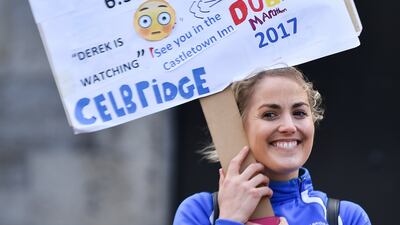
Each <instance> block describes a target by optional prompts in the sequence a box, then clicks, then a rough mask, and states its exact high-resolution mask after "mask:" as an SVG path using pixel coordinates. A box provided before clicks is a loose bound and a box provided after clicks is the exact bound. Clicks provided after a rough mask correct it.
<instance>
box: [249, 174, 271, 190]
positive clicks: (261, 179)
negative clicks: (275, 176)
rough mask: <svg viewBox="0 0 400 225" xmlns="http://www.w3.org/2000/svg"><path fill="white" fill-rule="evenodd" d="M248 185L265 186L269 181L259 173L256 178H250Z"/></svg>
mask: <svg viewBox="0 0 400 225" xmlns="http://www.w3.org/2000/svg"><path fill="white" fill-rule="evenodd" d="M248 183H249V185H250V186H251V187H257V186H259V185H261V184H263V185H267V184H268V183H269V179H268V177H267V176H265V175H263V174H261V173H259V174H257V175H256V176H254V177H253V178H251V179H250V180H249V182H248Z"/></svg>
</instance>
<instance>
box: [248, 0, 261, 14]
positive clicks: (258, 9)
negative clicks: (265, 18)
mask: <svg viewBox="0 0 400 225" xmlns="http://www.w3.org/2000/svg"><path fill="white" fill-rule="evenodd" d="M249 4H250V7H251V9H252V10H253V11H254V12H260V11H261V10H263V8H264V4H263V1H262V0H258V8H256V7H255V6H254V3H253V0H249Z"/></svg>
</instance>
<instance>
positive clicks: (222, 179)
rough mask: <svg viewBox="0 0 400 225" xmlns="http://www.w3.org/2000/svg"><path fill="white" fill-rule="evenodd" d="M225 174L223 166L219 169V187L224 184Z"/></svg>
mask: <svg viewBox="0 0 400 225" xmlns="http://www.w3.org/2000/svg"><path fill="white" fill-rule="evenodd" d="M224 179H225V175H224V171H223V170H222V168H220V169H219V187H222V184H223V183H224Z"/></svg>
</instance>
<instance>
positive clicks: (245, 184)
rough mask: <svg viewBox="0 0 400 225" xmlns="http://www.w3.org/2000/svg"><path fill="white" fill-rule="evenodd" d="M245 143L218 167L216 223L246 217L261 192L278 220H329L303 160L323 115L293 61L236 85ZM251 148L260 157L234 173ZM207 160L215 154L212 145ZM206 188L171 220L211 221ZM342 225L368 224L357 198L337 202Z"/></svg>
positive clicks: (231, 224)
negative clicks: (224, 163)
mask: <svg viewBox="0 0 400 225" xmlns="http://www.w3.org/2000/svg"><path fill="white" fill-rule="evenodd" d="M233 90H234V93H235V98H236V101H237V104H238V107H239V111H240V113H241V115H242V120H243V125H244V130H245V132H246V135H247V139H248V141H249V146H248V147H247V146H245V147H243V149H242V150H241V151H240V152H239V154H238V155H237V156H236V157H234V158H233V159H232V161H231V162H230V163H229V166H228V169H227V170H226V171H222V169H220V180H219V191H218V207H219V218H218V219H217V220H216V221H215V224H218V225H238V224H248V225H250V224H254V222H253V223H252V222H251V221H249V218H250V216H251V215H252V214H253V212H254V210H255V208H256V206H257V205H258V202H259V201H260V199H261V198H262V197H263V196H267V197H270V200H271V203H272V207H273V210H274V212H275V215H276V216H278V217H281V223H280V224H286V222H287V223H288V224H292V225H297V224H327V206H326V205H327V202H328V197H327V195H326V194H325V193H323V192H320V191H315V190H314V189H313V186H312V182H311V176H310V173H309V172H308V170H307V169H305V168H303V167H302V166H303V165H304V163H305V162H306V161H307V159H308V158H309V156H310V153H311V149H312V146H313V140H314V130H315V124H316V123H317V122H318V121H320V120H321V119H322V118H323V110H322V109H321V107H320V105H321V96H320V94H319V93H318V91H316V90H314V88H313V86H312V84H311V83H310V82H307V81H306V79H305V78H304V76H303V74H302V73H301V72H299V71H298V70H297V69H295V68H293V67H286V68H281V69H274V70H267V71H261V72H259V73H257V74H255V75H254V76H251V77H250V78H248V79H246V80H243V81H239V82H236V83H235V84H234V85H233ZM249 152H251V153H252V154H253V156H254V158H255V159H256V161H257V163H253V164H250V165H249V166H248V167H247V168H245V169H244V170H243V171H242V172H240V171H239V168H241V164H242V162H243V160H244V159H245V158H246V156H247V154H249ZM206 155H207V158H208V159H211V160H213V161H216V160H218V156H217V154H216V151H215V150H211V151H207V152H206ZM214 210H215V209H214V206H213V199H212V194H211V193H204V192H203V193H199V194H195V195H193V196H191V197H189V198H187V199H186V200H185V201H183V202H182V203H181V205H180V206H179V208H178V210H177V212H176V215H175V220H174V225H181V224H192V225H193V224H198V225H200V224H201V225H204V224H213V223H214V222H213V221H212V220H210V218H213V216H212V215H213V214H214ZM337 219H338V221H339V224H347V225H358V224H359V225H366V224H371V223H370V221H369V219H368V216H367V214H366V213H365V211H364V210H363V209H362V208H361V207H360V206H358V205H357V204H355V203H352V202H348V201H341V202H340V212H339V216H338V218H337Z"/></svg>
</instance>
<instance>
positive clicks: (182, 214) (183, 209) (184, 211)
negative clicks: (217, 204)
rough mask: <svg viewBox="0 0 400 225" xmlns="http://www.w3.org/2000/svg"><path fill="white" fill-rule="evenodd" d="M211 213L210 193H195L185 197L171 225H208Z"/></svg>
mask: <svg viewBox="0 0 400 225" xmlns="http://www.w3.org/2000/svg"><path fill="white" fill-rule="evenodd" d="M212 211H213V201H212V193H209V192H201V193H196V194H194V195H191V196H189V197H187V198H186V199H185V200H183V201H182V203H181V204H180V205H179V207H178V209H177V211H176V213H175V218H174V223H173V224H174V225H180V224H193V225H195V224H210V222H209V221H210V216H211V214H212Z"/></svg>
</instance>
